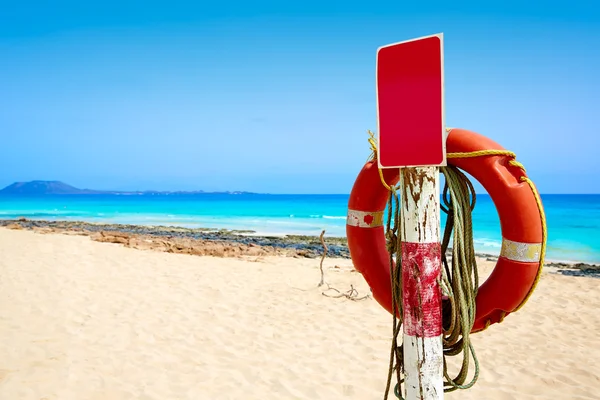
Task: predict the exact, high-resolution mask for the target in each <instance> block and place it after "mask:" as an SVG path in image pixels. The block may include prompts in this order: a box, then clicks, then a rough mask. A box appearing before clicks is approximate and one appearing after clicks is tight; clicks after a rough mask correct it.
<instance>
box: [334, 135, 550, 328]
mask: <svg viewBox="0 0 600 400" xmlns="http://www.w3.org/2000/svg"><path fill="white" fill-rule="evenodd" d="M489 150H491V151H489ZM446 151H447V154H448V164H450V165H453V166H455V167H458V168H460V169H462V170H464V171H466V172H467V173H469V174H470V175H471V176H473V177H474V178H475V179H476V180H477V181H479V183H481V185H482V186H483V187H484V188H485V189H486V190H487V192H488V193H489V195H490V197H491V198H492V201H493V202H494V205H495V206H496V209H497V211H498V214H499V217H500V226H501V230H502V238H503V239H502V248H501V251H500V256H499V258H498V261H497V263H496V266H495V268H494V270H493V272H492V273H491V275H490V276H489V277H488V279H487V280H486V281H485V282H484V283H483V284H482V285H481V286H480V287H479V290H478V293H477V298H476V315H475V323H474V325H473V328H472V331H471V332H478V331H481V330H484V329H486V328H487V327H488V326H489V325H490V324H494V323H497V322H501V321H502V320H503V319H504V317H505V316H506V315H508V314H510V313H511V312H514V311H516V310H518V309H519V308H520V307H521V306H522V305H523V304H524V303H525V302H526V301H527V299H528V298H529V296H530V295H531V292H532V291H533V290H534V288H535V286H536V284H537V281H538V279H539V276H540V273H541V269H542V264H543V253H544V248H545V236H546V233H545V218H544V214H543V209H542V205H541V202H540V201H539V195H538V194H537V190H536V189H535V187H534V186H533V183H532V182H531V181H530V180H529V178H527V175H526V174H525V170H524V168H523V166H522V165H521V164H520V163H518V162H516V161H515V160H514V155H513V156H512V157H511V156H510V154H512V153H510V152H508V151H506V150H505V149H504V148H503V147H502V146H500V145H499V144H497V143H496V142H494V141H493V140H491V139H489V138H486V137H484V136H482V135H480V134H477V133H475V132H471V131H468V130H464V129H451V130H449V133H448V137H447V141H446ZM381 173H382V174H383V179H384V180H385V182H387V183H388V184H389V185H394V184H396V183H397V182H398V180H399V170H398V169H395V168H394V169H383V170H381ZM379 174H380V171H379V170H378V166H377V160H371V161H369V162H367V163H366V164H365V166H364V167H363V168H362V170H361V171H360V173H359V175H358V177H357V179H356V182H355V183H354V186H353V187H352V191H351V194H350V199H349V202H348V215H347V221H346V234H347V238H348V248H349V251H350V256H351V258H352V261H353V264H354V266H355V268H356V269H357V270H358V271H359V272H361V273H362V275H363V277H364V279H365V280H366V281H367V283H368V284H369V286H370V287H371V290H372V292H373V297H374V298H375V300H376V301H377V302H378V303H379V304H380V305H381V306H383V308H385V309H386V310H388V311H389V312H390V313H391V312H392V293H391V280H390V266H389V262H390V261H389V260H390V258H389V253H388V250H387V249H386V239H385V233H384V223H383V222H384V221H383V217H384V209H385V206H386V203H387V200H388V196H389V191H388V189H386V188H385V187H384V186H383V184H382V182H381V178H380V176H379Z"/></svg>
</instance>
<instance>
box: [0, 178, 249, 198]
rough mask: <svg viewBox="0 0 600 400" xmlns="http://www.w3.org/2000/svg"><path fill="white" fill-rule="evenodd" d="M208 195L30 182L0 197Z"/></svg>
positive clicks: (12, 187) (16, 185)
mask: <svg viewBox="0 0 600 400" xmlns="http://www.w3.org/2000/svg"><path fill="white" fill-rule="evenodd" d="M200 193H207V192H205V191H203V190H194V191H158V190H143V191H116V190H92V189H79V188H76V187H74V186H71V185H69V184H66V183H64V182H61V181H39V180H38V181H29V182H15V183H13V184H10V185H8V186H6V187H5V188H4V189H2V190H0V195H27V196H41V195H59V194H88V195H89V194H200ZM218 193H225V194H252V193H250V192H218Z"/></svg>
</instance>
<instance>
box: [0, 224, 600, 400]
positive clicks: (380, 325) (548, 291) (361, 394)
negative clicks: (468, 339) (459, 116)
mask: <svg viewBox="0 0 600 400" xmlns="http://www.w3.org/2000/svg"><path fill="white" fill-rule="evenodd" d="M325 266H326V272H325V276H326V281H327V282H328V283H329V284H330V285H331V286H332V287H335V288H337V289H339V290H341V291H346V290H348V289H350V287H351V285H353V286H354V287H355V288H356V289H357V290H358V293H359V295H364V294H368V293H369V291H368V287H367V285H366V284H365V282H364V280H363V279H362V277H361V276H360V274H358V273H356V272H355V271H353V268H352V263H351V261H350V260H348V259H342V258H328V259H326V260H325ZM480 266H481V269H482V270H483V271H484V274H485V272H486V271H487V272H489V270H490V268H491V267H492V262H489V261H485V260H484V259H482V260H480ZM319 279H320V274H319V260H318V259H309V258H293V257H285V256H260V257H258V256H239V257H226V258H223V257H212V256H195V255H188V254H170V253H165V252H157V251H152V250H139V249H133V248H127V247H125V246H122V245H120V244H114V243H99V242H96V241H93V240H90V238H89V237H85V236H76V235H64V234H56V233H54V234H41V233H36V232H32V231H27V230H8V229H5V228H1V229H0V339H1V340H0V399H2V400H4V399H6V400H21V399H23V400H29V399H32V400H33V399H35V400H56V399H61V400H63V399H65V400H121V399H140V400H141V399H144V400H149V399H157V400H158V399H160V400H171V399H172V400H180V399H181V400H183V399H194V400H198V399H236V398H245V399H333V398H345V399H381V398H383V392H384V388H385V382H386V377H387V369H388V360H389V347H390V337H391V316H390V315H389V314H388V313H387V312H385V311H384V310H383V309H382V308H381V307H380V306H379V305H378V304H377V303H376V302H375V301H374V300H372V299H366V300H363V301H349V300H347V299H344V298H331V297H326V296H323V294H322V293H323V292H324V290H325V288H323V287H321V288H319V287H317V284H318V282H319ZM327 293H331V294H332V295H335V292H333V291H331V292H327ZM599 306H600V279H597V278H591V277H571V276H564V275H559V274H556V273H553V269H552V268H547V269H546V270H545V272H544V274H543V277H542V279H541V282H540V284H539V286H538V288H537V290H536V292H535V294H534V295H533V297H532V298H531V300H530V301H529V303H528V304H527V305H526V306H525V307H524V308H523V309H522V310H521V311H519V312H518V313H516V314H512V315H510V316H509V317H507V318H506V320H505V322H504V323H502V324H500V325H494V326H492V327H491V328H490V329H489V330H487V331H485V332H483V333H479V334H476V335H474V336H473V340H474V342H475V346H476V351H477V355H478V357H479V360H480V364H481V375H480V378H479V380H478V382H477V383H476V385H475V386H474V387H473V388H472V389H469V390H465V391H460V392H455V393H451V394H447V395H446V398H448V399H490V400H501V399H550V398H556V396H559V397H560V398H562V399H574V400H575V399H580V400H583V399H600V369H599V368H598V365H597V360H598V359H600V337H599V335H598V331H600V313H598V307H599ZM390 398H393V396H391V397H390Z"/></svg>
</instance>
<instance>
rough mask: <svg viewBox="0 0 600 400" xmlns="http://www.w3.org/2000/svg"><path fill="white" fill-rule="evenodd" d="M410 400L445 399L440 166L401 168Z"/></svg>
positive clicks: (404, 304) (406, 345) (405, 331)
mask: <svg viewBox="0 0 600 400" xmlns="http://www.w3.org/2000/svg"><path fill="white" fill-rule="evenodd" d="M400 184H401V196H402V209H401V212H402V232H401V237H402V242H403V243H402V286H403V287H402V294H403V304H402V305H403V308H404V312H403V317H404V328H403V329H404V332H403V333H404V374H405V388H406V393H405V398H406V399H407V400H440V399H443V398H444V385H443V348H442V317H441V302H442V294H441V288H440V284H439V282H440V281H439V279H440V274H441V245H440V204H439V202H440V189H439V168H438V167H417V168H401V169H400Z"/></svg>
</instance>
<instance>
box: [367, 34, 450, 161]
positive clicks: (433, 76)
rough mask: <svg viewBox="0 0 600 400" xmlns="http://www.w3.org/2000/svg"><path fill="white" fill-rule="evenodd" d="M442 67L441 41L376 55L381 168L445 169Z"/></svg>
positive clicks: (401, 45)
mask: <svg viewBox="0 0 600 400" xmlns="http://www.w3.org/2000/svg"><path fill="white" fill-rule="evenodd" d="M442 63H443V59H442V38H441V35H439V36H438V35H434V36H429V37H425V38H421V39H416V40H411V41H407V42H402V43H397V44H393V45H389V46H385V47H382V48H380V49H379V50H378V52H377V83H376V87H377V120H378V131H379V152H378V159H379V165H380V166H381V167H382V168H393V167H406V166H424V165H442V164H444V163H445V151H444V103H443V101H444V96H443V66H442Z"/></svg>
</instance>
